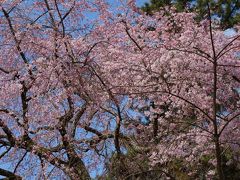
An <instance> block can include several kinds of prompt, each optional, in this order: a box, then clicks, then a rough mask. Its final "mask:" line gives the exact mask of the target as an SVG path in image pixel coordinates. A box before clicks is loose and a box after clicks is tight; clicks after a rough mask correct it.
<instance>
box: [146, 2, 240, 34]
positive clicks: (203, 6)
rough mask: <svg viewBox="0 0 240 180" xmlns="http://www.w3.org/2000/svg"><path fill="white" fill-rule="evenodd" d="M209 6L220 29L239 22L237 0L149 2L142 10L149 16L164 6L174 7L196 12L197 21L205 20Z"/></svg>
mask: <svg viewBox="0 0 240 180" xmlns="http://www.w3.org/2000/svg"><path fill="white" fill-rule="evenodd" d="M208 4H209V5H210V9H211V11H212V16H214V17H215V18H217V19H219V21H220V26H221V28H222V29H227V28H231V27H233V26H234V25H235V24H238V23H239V21H240V14H239V8H240V2H239V1H238V0H217V1H215V0H176V1H172V0H151V1H150V3H146V4H145V5H144V6H143V7H142V10H143V11H145V12H146V13H147V14H149V15H151V14H153V13H154V12H156V11H158V10H159V9H162V8H165V7H166V6H171V7H175V8H176V9H177V11H178V12H183V11H190V12H196V13H197V16H196V19H197V20H198V21H200V20H202V19H205V18H206V15H207V12H208V8H207V5H208Z"/></svg>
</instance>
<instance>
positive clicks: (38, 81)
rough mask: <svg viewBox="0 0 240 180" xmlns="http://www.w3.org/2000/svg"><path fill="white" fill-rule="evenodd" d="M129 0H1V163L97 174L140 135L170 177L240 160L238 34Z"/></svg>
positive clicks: (18, 171)
mask: <svg viewBox="0 0 240 180" xmlns="http://www.w3.org/2000/svg"><path fill="white" fill-rule="evenodd" d="M119 2H120V4H119V6H118V7H117V8H116V9H115V11H116V12H117V13H115V12H114V11H113V10H112V8H111V7H110V5H109V4H108V3H107V2H105V1H99V0H91V1H84V0H68V1H56V0H43V1H38V0H36V1H31V2H28V1H21V0H14V1H1V12H0V22H1V26H0V28H1V32H0V34H1V36H0V43H1V44H0V51H1V53H0V61H1V63H0V64H1V66H0V78H1V81H0V83H1V88H0V97H1V100H0V127H1V128H0V129H1V130H0V147H1V149H0V153H1V155H0V160H1V162H5V163H11V168H9V169H6V168H3V167H1V168H0V175H3V176H6V177H8V178H15V179H21V178H28V177H30V176H36V177H38V178H40V179H48V178H51V177H60V178H65V177H66V178H69V179H76V178H77V179H84V180H85V179H90V178H91V177H90V175H91V173H92V172H94V171H96V169H98V168H101V166H103V165H104V163H105V162H107V161H109V159H111V157H114V158H115V159H116V161H117V162H120V163H121V162H123V161H124V158H122V157H124V154H126V151H127V150H128V149H129V147H131V148H133V149H135V150H136V149H137V150H138V151H139V152H144V153H145V155H144V156H140V157H139V158H144V159H148V160H147V161H148V163H149V167H147V168H149V169H148V170H149V171H150V170H151V167H152V168H154V167H156V166H158V167H162V168H161V169H158V171H160V172H161V173H162V174H163V175H164V177H169V178H175V177H174V176H172V175H171V171H170V170H169V169H167V164H169V163H172V162H173V160H174V159H176V158H177V159H179V160H182V161H183V163H185V165H186V164H189V165H191V166H192V167H193V168H192V169H191V171H189V172H188V176H189V177H196V171H198V169H197V168H194V166H195V165H196V167H197V165H198V162H199V160H201V159H202V158H203V157H205V156H207V157H208V161H207V163H208V165H209V166H208V169H207V170H206V174H207V175H206V176H207V177H208V178H211V177H216V175H217V176H218V178H219V179H225V178H226V177H225V173H224V172H225V171H224V168H225V167H226V165H227V164H236V167H237V166H238V165H239V116H240V112H239V85H240V80H239V79H240V76H239V75H240V73H239V67H240V63H239V54H238V51H239V34H238V33H237V32H236V34H235V35H234V36H231V37H229V36H226V35H225V34H224V32H223V31H222V30H220V29H219V28H218V25H217V24H214V23H213V22H211V12H210V10H209V12H208V19H206V20H203V21H201V22H200V23H197V22H196V21H195V20H194V14H193V13H187V12H184V13H176V12H175V11H174V9H171V8H169V11H171V12H172V13H170V15H169V14H166V12H165V11H160V12H157V13H156V14H155V15H153V16H151V17H149V16H146V15H145V14H144V13H142V12H141V11H140V10H139V9H138V8H137V7H136V6H135V2H134V1H119ZM238 28H239V27H238V26H236V29H238ZM140 109H144V110H143V111H142V112H144V113H145V114H144V115H143V114H141V113H137V112H136V111H137V110H140ZM137 114H138V115H139V117H136V116H137ZM141 117H142V118H141ZM143 118H145V119H146V120H147V121H149V122H148V123H147V124H148V125H146V124H144V123H143V120H142V119H143ZM229 154H230V155H229ZM227 155H228V156H229V158H228V159H227V160H228V161H227V162H226V161H225V159H224V158H225V157H226V156H227ZM130 177H131V174H130V175H129V174H128V175H127V177H126V178H130Z"/></svg>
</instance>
